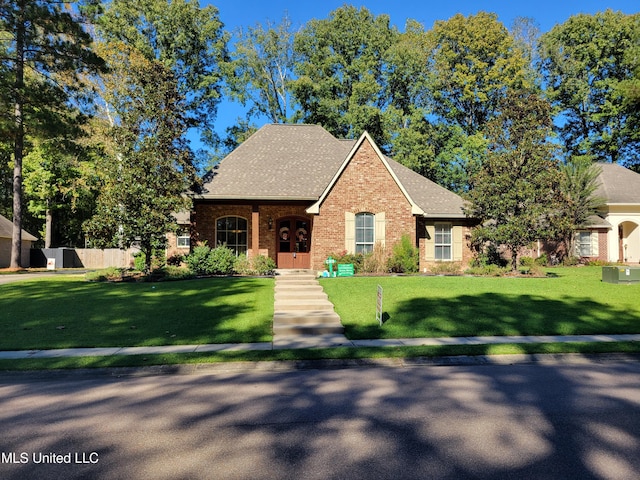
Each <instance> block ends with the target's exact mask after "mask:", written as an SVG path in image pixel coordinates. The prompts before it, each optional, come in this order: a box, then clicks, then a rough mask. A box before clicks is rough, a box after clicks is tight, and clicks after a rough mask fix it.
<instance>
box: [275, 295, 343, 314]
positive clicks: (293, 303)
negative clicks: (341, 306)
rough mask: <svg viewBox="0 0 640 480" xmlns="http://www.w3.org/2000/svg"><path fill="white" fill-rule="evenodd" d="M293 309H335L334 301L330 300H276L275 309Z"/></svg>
mask: <svg viewBox="0 0 640 480" xmlns="http://www.w3.org/2000/svg"><path fill="white" fill-rule="evenodd" d="M292 310H331V311H333V303H331V302H330V301H329V300H314V299H304V298H301V299H293V300H276V301H275V303H274V311H276V312H280V311H292Z"/></svg>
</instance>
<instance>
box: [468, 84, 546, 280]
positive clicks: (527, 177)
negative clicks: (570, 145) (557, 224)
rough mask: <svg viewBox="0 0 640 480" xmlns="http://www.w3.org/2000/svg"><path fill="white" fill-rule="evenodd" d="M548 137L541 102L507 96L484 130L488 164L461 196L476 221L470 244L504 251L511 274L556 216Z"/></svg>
mask: <svg viewBox="0 0 640 480" xmlns="http://www.w3.org/2000/svg"><path fill="white" fill-rule="evenodd" d="M550 133H551V118H550V107H549V105H548V103H547V102H546V101H544V100H543V99H541V98H539V97H538V96H537V95H535V94H531V93H527V92H517V93H515V92H513V93H509V94H508V96H507V98H506V99H505V100H504V101H503V102H502V103H501V111H500V114H499V115H498V116H497V117H496V118H495V119H493V120H491V121H490V122H489V124H488V126H487V129H486V134H487V137H488V139H489V142H490V143H489V152H488V156H487V160H486V162H485V163H484V164H483V165H482V167H481V168H480V169H479V170H478V172H477V173H476V174H475V175H474V176H473V177H472V189H471V190H470V191H469V193H468V194H467V196H466V198H467V200H468V201H469V205H468V206H467V208H466V212H467V214H468V215H469V216H470V217H473V218H477V219H478V220H480V221H481V225H480V226H479V227H478V228H476V229H474V231H473V235H472V242H473V243H474V244H475V245H480V246H481V247H483V246H484V245H485V244H486V243H487V242H488V243H489V244H493V245H495V246H498V245H505V246H506V247H507V248H508V249H509V251H510V252H511V264H512V270H514V271H515V270H516V268H517V266H518V263H517V262H518V251H519V250H520V248H521V247H524V246H526V245H529V244H530V243H531V242H533V241H535V240H538V239H543V238H547V236H548V232H549V218H550V217H551V215H552V213H553V211H554V210H555V204H556V202H555V198H554V192H553V182H554V180H555V178H556V176H557V174H556V172H557V165H556V162H555V158H554V151H555V148H554V147H553V145H551V144H550V143H549V136H550ZM481 249H482V248H481Z"/></svg>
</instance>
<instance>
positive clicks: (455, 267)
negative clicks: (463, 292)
mask: <svg viewBox="0 0 640 480" xmlns="http://www.w3.org/2000/svg"><path fill="white" fill-rule="evenodd" d="M429 270H430V271H431V273H433V274H435V275H460V273H461V272H462V265H461V264H460V262H436V263H434V264H432V265H431V267H429Z"/></svg>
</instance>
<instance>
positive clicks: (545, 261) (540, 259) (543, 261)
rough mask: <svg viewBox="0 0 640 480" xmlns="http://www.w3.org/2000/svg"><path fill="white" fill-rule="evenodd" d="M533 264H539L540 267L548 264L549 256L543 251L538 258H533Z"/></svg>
mask: <svg viewBox="0 0 640 480" xmlns="http://www.w3.org/2000/svg"><path fill="white" fill-rule="evenodd" d="M535 264H536V265H540V266H542V267H546V266H547V265H549V257H548V256H547V254H546V253H543V254H542V255H540V256H539V257H538V258H536V259H535Z"/></svg>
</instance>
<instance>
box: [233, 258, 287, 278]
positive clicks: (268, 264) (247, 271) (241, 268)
mask: <svg viewBox="0 0 640 480" xmlns="http://www.w3.org/2000/svg"><path fill="white" fill-rule="evenodd" d="M233 269H234V271H235V272H236V273H237V274H239V275H274V274H275V273H276V262H274V261H273V259H272V258H270V257H265V256H264V255H258V256H256V257H252V258H248V257H247V256H246V255H244V254H243V255H240V256H238V258H236V261H235V264H234V267H233Z"/></svg>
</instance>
